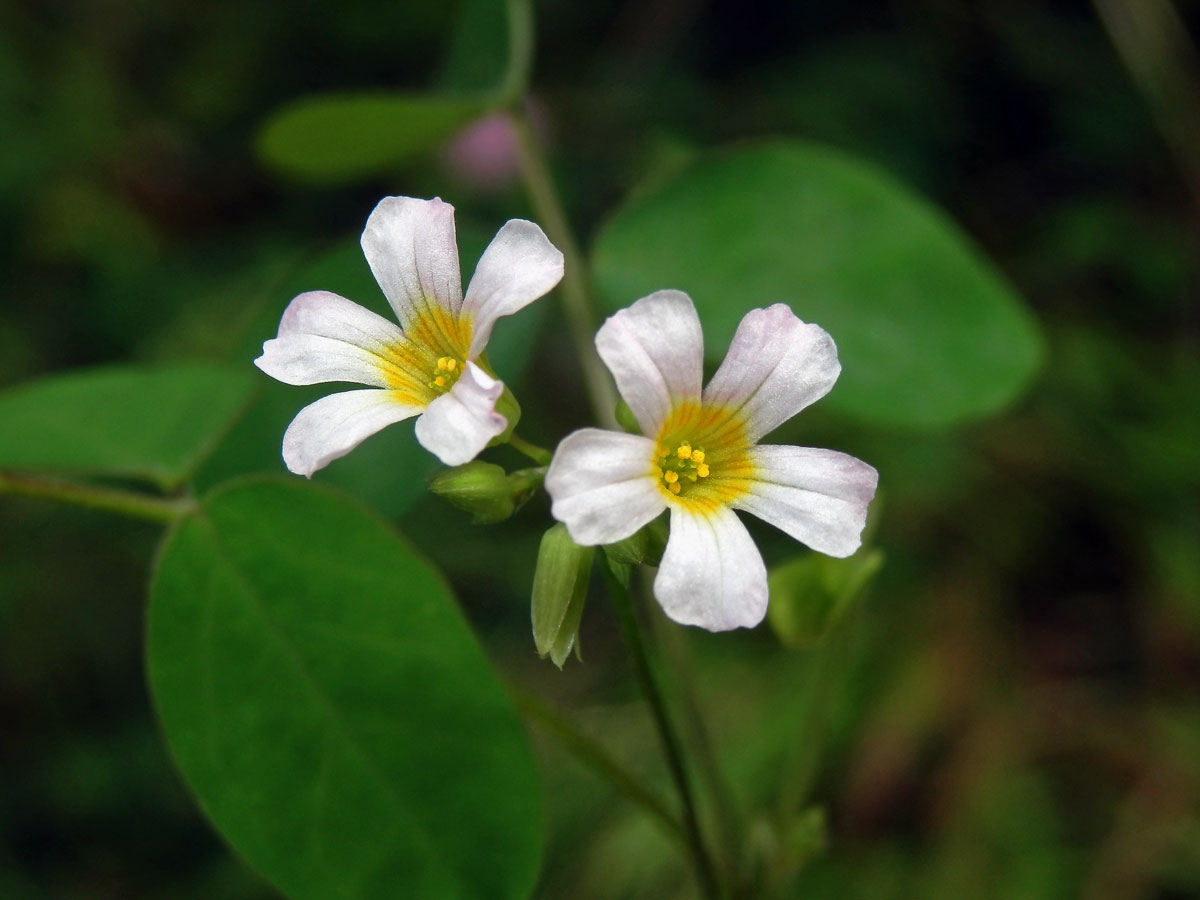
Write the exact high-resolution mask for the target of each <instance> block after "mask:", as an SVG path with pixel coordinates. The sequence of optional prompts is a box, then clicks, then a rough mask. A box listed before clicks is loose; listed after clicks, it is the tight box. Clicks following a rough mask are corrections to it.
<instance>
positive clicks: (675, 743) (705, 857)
mask: <svg viewBox="0 0 1200 900" xmlns="http://www.w3.org/2000/svg"><path fill="white" fill-rule="evenodd" d="M603 569H604V576H605V579H606V580H607V582H608V592H609V594H610V595H611V597H612V601H613V606H614V607H615V608H616V611H617V618H618V619H619V620H620V622H621V631H622V632H623V633H624V635H625V643H626V644H627V645H628V646H629V655H630V656H631V657H632V658H633V670H634V674H635V675H636V677H637V680H638V684H639V686H640V687H641V689H642V693H643V694H644V695H645V697H646V702H647V704H648V705H649V707H650V712H651V714H652V716H653V719H654V723H655V725H656V726H657V728H658V739H659V743H660V744H661V745H662V751H663V756H665V757H666V760H667V768H668V769H669V770H670V772H671V778H672V780H673V781H674V782H675V788H676V790H678V791H679V799H680V802H681V803H682V805H683V825H684V829H685V832H686V835H687V844H688V848H689V850H690V851H691V855H692V863H693V865H694V866H695V869H696V879H697V881H699V883H700V888H701V891H702V892H703V894H704V896H705V897H707V898H709V900H716V898H718V897H720V896H721V890H720V888H719V886H718V882H717V873H716V869H715V867H714V866H713V862H712V858H711V857H710V856H709V854H708V850H707V849H706V847H705V845H704V836H703V835H702V834H701V832H700V819H699V816H697V814H696V803H695V800H694V799H693V798H692V788H691V784H690V782H689V780H688V774H687V767H686V766H685V764H684V759H683V747H682V745H681V744H680V741H679V735H678V733H677V732H676V731H675V726H674V725H673V724H672V722H671V718H670V716H668V715H667V707H666V703H665V702H664V700H663V695H662V691H661V690H660V689H659V686H658V681H657V679H656V678H655V676H654V670H653V668H652V666H651V664H650V657H649V655H648V654H647V652H646V642H645V641H644V640H643V638H642V631H641V626H640V625H639V624H638V620H637V615H636V613H635V612H634V609H633V601H632V600H631V599H630V596H629V591H628V590H627V589H626V587H625V585H624V584H622V583H621V581H620V579H618V577H617V575H616V573H614V572H613V570H612V569H611V568H610V567H609V566H608V565H605V566H604V567H603Z"/></svg>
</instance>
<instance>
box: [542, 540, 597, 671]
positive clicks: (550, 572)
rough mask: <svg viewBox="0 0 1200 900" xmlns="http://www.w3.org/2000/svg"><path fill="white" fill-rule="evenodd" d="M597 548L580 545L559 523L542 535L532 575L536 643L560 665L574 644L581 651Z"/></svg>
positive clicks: (561, 665)
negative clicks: (580, 638) (581, 623)
mask: <svg viewBox="0 0 1200 900" xmlns="http://www.w3.org/2000/svg"><path fill="white" fill-rule="evenodd" d="M594 557H595V549H594V548H592V547H580V546H579V545H578V544H576V543H575V542H574V541H573V540H571V536H570V535H569V534H568V533H567V529H566V527H565V526H564V525H562V524H561V523H560V524H557V525H555V526H554V527H552V528H551V529H550V530H549V531H547V532H546V533H545V534H544V535H542V543H541V546H540V547H539V548H538V559H537V570H536V571H535V572H534V575H533V598H532V601H533V602H532V605H531V614H532V619H533V643H534V645H535V646H536V647H537V652H538V656H541V657H542V658H543V659H544V658H545V657H546V656H549V657H550V659H551V660H552V661H553V662H554V664H555V665H556V666H558V667H559V668H560V669H561V668H562V667H563V663H564V662H566V659H567V657H568V656H569V655H570V653H571V650H572V648H574V649H575V653H576V655H577V656H578V655H579V644H578V633H579V620H580V619H581V618H582V617H583V606H584V603H585V602H586V600H587V589H588V579H589V578H590V577H591V573H592V559H593V558H594Z"/></svg>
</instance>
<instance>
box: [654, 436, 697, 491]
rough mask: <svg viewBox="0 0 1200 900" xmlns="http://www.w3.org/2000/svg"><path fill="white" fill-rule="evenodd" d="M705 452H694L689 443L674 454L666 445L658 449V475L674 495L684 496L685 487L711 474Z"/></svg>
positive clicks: (684, 444)
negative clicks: (705, 459)
mask: <svg viewBox="0 0 1200 900" xmlns="http://www.w3.org/2000/svg"><path fill="white" fill-rule="evenodd" d="M704 456H705V454H704V451H703V450H693V449H692V445H691V444H689V443H688V442H687V441H684V442H683V443H682V444H680V445H679V446H678V447H677V448H676V449H675V451H674V452H671V448H670V447H668V446H667V445H666V444H660V445H659V448H658V466H657V469H658V473H659V477H660V478H662V480H663V484H664V485H666V488H667V490H668V491H670V492H671V493H672V494H680V495H682V494H683V490H684V487H685V486H686V485H688V484H695V483H696V482H697V481H699V480H700V479H701V478H707V477H708V474H709V469H708V463H706V462H705V461H704Z"/></svg>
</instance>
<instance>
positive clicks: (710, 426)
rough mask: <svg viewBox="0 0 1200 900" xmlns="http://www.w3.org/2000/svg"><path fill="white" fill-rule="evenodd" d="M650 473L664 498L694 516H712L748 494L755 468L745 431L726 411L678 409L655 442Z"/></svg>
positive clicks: (691, 406)
mask: <svg viewBox="0 0 1200 900" xmlns="http://www.w3.org/2000/svg"><path fill="white" fill-rule="evenodd" d="M654 448H655V449H654V456H653V458H652V459H651V461H650V468H651V472H652V473H653V475H654V478H655V480H656V482H657V484H658V487H659V490H661V491H662V492H663V493H664V494H665V495H666V497H667V499H668V500H669V501H670V502H671V503H672V504H674V505H678V506H682V507H684V508H685V509H688V510H690V511H691V512H694V513H707V512H713V511H715V510H716V509H718V508H719V507H722V506H727V505H729V504H730V503H732V502H733V501H734V500H736V499H737V498H738V497H741V496H743V495H744V494H746V493H748V492H749V491H750V486H751V482H752V480H753V478H754V473H755V469H754V465H753V463H752V462H751V461H750V455H749V452H750V442H749V441H748V440H747V439H746V426H745V422H744V421H743V420H742V418H741V416H739V415H738V414H737V413H736V412H734V411H732V410H729V409H727V408H725V407H715V406H709V407H704V406H700V405H698V404H694V403H684V404H680V405H679V406H678V407H676V408H675V409H674V410H672V412H671V414H670V415H669V416H668V417H667V420H666V422H664V423H663V426H662V428H661V429H660V430H659V433H658V435H657V437H656V439H655V444H654Z"/></svg>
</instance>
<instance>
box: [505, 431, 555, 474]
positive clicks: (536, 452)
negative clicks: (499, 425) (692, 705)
mask: <svg viewBox="0 0 1200 900" xmlns="http://www.w3.org/2000/svg"><path fill="white" fill-rule="evenodd" d="M508 443H509V445H510V446H511V447H512V448H513V449H514V450H517V451H519V452H520V453H523V454H525V455H526V456H528V457H529V458H530V459H532V460H533V461H534V462H535V463H537V464H538V465H539V466H548V465H550V459H551V457H553V455H554V454H553V453H551V452H550V451H549V450H547V449H546V448H545V447H539V446H538V445H537V444H532V443H530V442H529V441H527V440H525V439H524V438H523V437H521V436H520V435H518V434H517V433H516V432H513V433H512V434H510V435H509V436H508Z"/></svg>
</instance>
